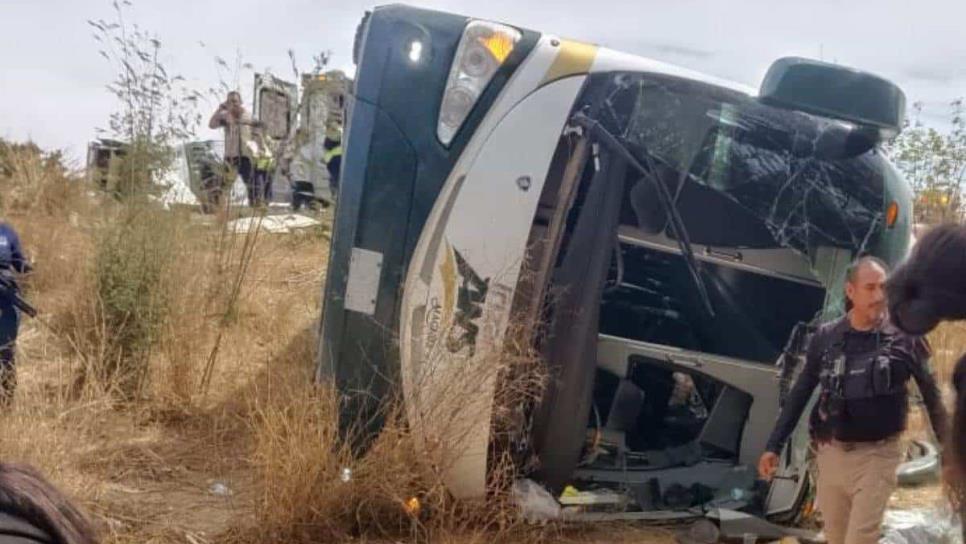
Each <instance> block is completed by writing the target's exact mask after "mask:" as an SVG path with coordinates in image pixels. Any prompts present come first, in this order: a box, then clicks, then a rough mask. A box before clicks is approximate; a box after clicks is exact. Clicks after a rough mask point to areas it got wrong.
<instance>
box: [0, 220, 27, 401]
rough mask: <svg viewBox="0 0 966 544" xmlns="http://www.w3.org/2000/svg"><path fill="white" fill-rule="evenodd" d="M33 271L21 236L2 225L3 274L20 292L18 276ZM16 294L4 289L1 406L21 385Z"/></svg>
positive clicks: (1, 292) (0, 268)
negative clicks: (16, 362)
mask: <svg viewBox="0 0 966 544" xmlns="http://www.w3.org/2000/svg"><path fill="white" fill-rule="evenodd" d="M30 269H31V267H30V264H29V263H28V262H27V259H26V258H25V257H24V254H23V249H22V248H21V246H20V237H19V236H17V232H16V231H15V230H14V229H13V227H11V226H10V225H9V224H7V223H5V222H0V274H2V275H3V276H4V277H5V278H6V279H8V280H9V283H8V284H9V285H10V286H11V288H12V289H13V290H14V291H17V290H19V287H18V286H17V283H16V276H15V274H18V273H19V274H24V273H26V272H29V271H30ZM14 294H15V293H12V292H10V291H9V290H7V289H0V404H4V405H6V404H9V403H10V400H11V399H12V398H13V391H14V389H15V388H16V386H17V374H16V370H15V368H14V352H15V348H16V345H17V330H18V329H19V328H20V312H19V310H17V308H16V307H15V306H14V304H13V296H12V295H14Z"/></svg>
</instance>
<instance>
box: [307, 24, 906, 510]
mask: <svg viewBox="0 0 966 544" xmlns="http://www.w3.org/2000/svg"><path fill="white" fill-rule="evenodd" d="M354 57H355V62H356V63H357V66H358V71H357V75H356V80H355V82H354V84H353V90H352V92H351V93H350V97H349V101H348V104H347V108H348V109H347V121H346V136H345V147H344V149H345V154H344V158H343V170H342V180H341V183H340V195H339V200H338V205H337V210H336V217H335V225H334V238H333V243H332V252H331V255H330V263H329V273H328V282H327V285H326V288H325V309H324V316H323V321H322V326H321V340H320V345H319V361H318V375H319V379H325V380H331V381H332V382H333V383H334V384H335V385H336V386H337V387H338V389H339V391H340V392H341V393H342V400H343V404H342V413H341V416H342V423H343V426H344V427H345V428H347V429H348V428H350V427H353V428H355V429H359V428H364V429H365V430H366V431H367V432H368V434H369V435H371V434H373V433H377V432H378V430H379V428H380V425H381V424H382V419H381V418H380V415H379V414H380V407H381V406H382V403H383V402H385V401H386V399H388V398H389V397H390V396H391V395H395V394H396V393H397V392H399V391H401V399H402V402H403V404H404V407H405V413H406V416H407V418H408V424H409V425H410V426H411V427H412V430H413V432H415V433H418V434H419V435H422V437H423V438H424V440H423V443H424V444H425V447H426V448H427V451H429V449H434V450H439V449H440V448H444V449H446V450H447V454H448V455H447V457H446V458H447V462H446V464H445V466H442V467H441V470H442V473H443V474H444V479H445V482H446V485H447V486H448V488H449V489H450V490H451V492H452V493H453V494H454V495H456V496H458V497H467V498H473V497H483V496H485V495H486V493H487V490H488V474H490V472H491V471H492V470H493V469H494V467H495V466H496V465H497V464H498V462H499V459H498V458H497V457H498V456H499V455H500V454H499V452H498V449H499V448H498V447H497V446H496V443H497V442H500V440H499V439H498V437H497V436H496V429H497V427H498V426H499V424H500V423H501V422H503V421H504V420H505V419H506V416H507V413H506V412H508V411H509V412H514V411H515V412H519V413H521V414H522V415H523V416H524V417H525V420H526V424H525V425H524V432H523V433H522V435H523V438H522V439H518V440H516V441H515V442H514V443H513V444H511V445H510V446H506V445H504V446H506V447H509V448H510V449H513V448H516V449H525V450H527V451H530V452H532V453H533V457H535V462H534V463H533V465H532V467H530V469H531V475H532V476H531V477H532V478H533V479H535V480H537V481H538V482H540V483H541V484H543V485H544V486H546V487H547V488H548V489H550V490H552V491H554V492H555V493H559V492H560V491H561V490H562V489H564V488H565V487H566V486H567V485H569V484H573V485H574V486H575V487H577V488H578V489H588V488H596V489H612V490H616V491H619V492H620V493H621V494H622V496H624V497H631V498H632V500H630V501H629V502H628V501H624V502H621V503H620V504H621V505H622V506H621V508H622V509H623V510H624V511H625V512H626V513H630V514H632V515H633V517H635V518H636V519H673V518H679V517H689V516H694V515H695V514H696V513H698V514H700V512H704V511H706V510H707V509H708V508H709V507H711V506H719V507H721V508H729V509H734V510H742V509H750V508H757V509H758V512H760V513H761V514H765V515H767V516H769V517H770V518H772V519H776V520H780V521H791V520H793V519H794V518H795V517H796V516H798V515H799V513H800V512H802V511H803V510H804V509H807V508H808V505H809V501H810V496H811V481H810V478H809V474H808V471H807V459H808V438H807V429H806V426H807V423H805V422H802V423H801V424H800V425H799V428H798V429H797V431H796V433H795V436H794V438H793V439H792V440H791V441H790V443H789V445H788V446H787V448H786V450H785V451H784V452H783V454H782V462H781V465H780V469H779V472H778V475H777V477H776V478H775V479H774V480H773V481H772V482H771V483H770V484H764V483H763V482H759V481H757V476H756V474H755V468H754V467H755V464H756V461H757V459H758V457H759V456H760V454H761V453H762V451H763V449H764V447H765V442H766V440H767V437H768V433H769V432H770V430H771V428H772V425H773V423H774V421H775V419H776V417H777V412H778V410H779V408H780V406H781V404H782V401H783V395H784V392H785V391H787V390H788V384H789V383H790V381H791V379H792V378H793V377H794V375H795V371H796V368H797V367H799V366H800V365H798V364H797V363H798V362H800V361H801V359H802V348H801V346H802V345H803V343H804V341H805V339H807V336H808V334H809V331H810V330H811V328H812V327H813V326H814V325H815V324H816V323H819V322H821V321H822V320H823V319H826V318H828V317H829V316H833V315H835V314H837V313H838V312H840V311H841V306H842V293H843V281H844V273H845V269H846V267H847V265H848V264H849V262H850V261H851V260H852V259H853V258H854V257H856V256H857V255H859V254H863V253H867V254H872V255H876V256H878V257H881V258H882V259H884V260H885V261H887V262H889V263H895V262H896V261H897V260H899V259H901V258H902V257H903V256H904V255H905V253H906V251H907V247H908V244H909V236H910V234H909V233H910V217H911V209H910V208H911V191H910V188H909V186H908V185H907V183H906V182H905V181H904V180H903V179H902V177H901V176H900V175H899V174H898V173H897V171H896V170H895V169H894V168H893V166H892V165H891V164H890V163H889V161H888V160H887V158H886V157H885V156H884V155H883V153H882V151H881V150H880V144H881V143H882V142H883V141H885V140H886V139H888V138H890V137H892V136H894V135H895V134H897V133H898V130H899V128H900V127H901V125H902V122H903V116H904V109H905V103H904V102H905V98H904V95H903V93H902V91H901V90H900V89H899V88H897V87H896V86H895V85H893V84H892V83H890V82H888V81H886V80H884V79H881V78H879V77H877V76H874V75H871V74H868V73H864V72H861V71H856V70H852V69H848V68H844V67H841V66H835V65H830V64H825V63H821V62H816V61H811V60H805V59H798V58H784V59H780V60H778V61H777V62H775V63H774V64H773V65H772V67H771V68H770V70H769V71H768V73H767V74H766V76H765V78H764V81H763V83H762V85H761V87H760V88H759V89H757V90H756V89H751V88H746V87H744V86H741V85H737V84H734V83H730V82H727V81H721V80H718V79H715V78H712V77H709V76H706V75H702V74H699V73H695V72H691V71H688V70H684V69H681V68H677V67H674V66H670V65H666V64H663V63H660V62H656V61H653V60H650V59H646V58H641V57H637V56H632V55H627V54H623V53H618V52H614V51H609V50H607V49H604V48H601V47H597V46H594V45H590V44H586V43H580V42H575V41H569V40H565V39H561V38H558V37H555V36H552V35H548V34H543V33H540V32H535V31H531V30H527V29H522V28H517V27H514V26H509V25H504V24H496V23H492V22H486V21H478V20H472V19H469V18H466V17H462V16H457V15H451V14H445V13H439V12H433V11H426V10H422V9H415V8H411V7H406V6H389V7H382V8H378V9H375V10H374V11H372V12H371V13H368V14H367V15H366V16H365V18H364V20H363V21H362V23H361V25H360V27H359V29H358V32H357V36H356V43H355V50H354ZM521 323H522V324H524V325H525V326H524V327H522V330H523V331H524V334H523V342H522V343H523V344H525V346H523V348H525V349H532V350H533V351H534V352H536V353H538V354H539V359H540V361H541V364H542V365H543V367H544V368H545V369H546V370H547V372H548V374H549V379H548V380H547V383H546V387H545V390H544V391H543V392H542V395H540V398H539V399H538V400H537V401H535V402H534V403H533V404H532V405H529V404H528V403H525V402H524V403H520V404H519V405H512V406H507V405H505V404H502V403H500V402H497V401H496V400H495V399H498V398H500V395H501V387H503V386H504V385H505V384H506V383H507V379H508V378H507V376H508V375H511V374H512V369H511V368H509V366H508V365H507V364H505V363H503V362H502V361H504V360H505V359H507V357H505V355H506V353H507V352H508V351H514V352H516V353H518V352H520V351H521V346H520V343H521V342H520V336H521V335H520V334H518V330H517V329H518V327H517V325H519V324H521ZM530 325H532V326H530ZM511 344H512V345H511ZM525 349H523V350H524V351H525Z"/></svg>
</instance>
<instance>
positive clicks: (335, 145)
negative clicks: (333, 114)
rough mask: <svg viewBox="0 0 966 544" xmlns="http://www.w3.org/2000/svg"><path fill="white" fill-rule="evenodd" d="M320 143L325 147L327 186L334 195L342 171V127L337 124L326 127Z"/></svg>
mask: <svg viewBox="0 0 966 544" xmlns="http://www.w3.org/2000/svg"><path fill="white" fill-rule="evenodd" d="M322 145H323V147H324V148H325V155H324V156H323V160H324V161H325V168H326V169H327V170H328V171H329V188H330V189H332V196H335V195H336V193H338V191H339V174H340V172H341V171H342V128H341V127H339V126H337V125H333V126H330V127H328V128H327V129H326V131H325V141H324V142H323V143H322Z"/></svg>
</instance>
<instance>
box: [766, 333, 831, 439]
mask: <svg viewBox="0 0 966 544" xmlns="http://www.w3.org/2000/svg"><path fill="white" fill-rule="evenodd" d="M816 339H817V337H812V341H811V342H809V345H808V352H807V354H806V356H805V368H803V369H802V373H801V374H800V375H799V376H798V379H797V380H796V381H795V385H794V386H793V387H792V390H791V391H790V392H789V393H788V399H787V401H786V402H785V406H784V408H783V409H782V412H781V415H779V416H778V422H777V423H775V429H774V430H773V431H772V433H771V437H769V439H768V445H767V446H766V447H765V449H766V450H767V451H770V452H772V453H776V454H777V453H780V452H781V450H782V448H783V447H784V446H785V442H787V441H788V437H789V436H790V435H791V434H792V431H793V430H794V429H795V425H797V424H798V420H799V419H801V417H802V412H804V411H805V406H806V405H807V404H808V399H810V398H811V396H812V392H813V391H815V387H816V386H817V385H818V382H819V377H820V375H821V372H822V358H821V354H820V353H819V347H818V345H819V343H820V342H816Z"/></svg>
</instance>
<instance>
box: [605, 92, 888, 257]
mask: <svg viewBox="0 0 966 544" xmlns="http://www.w3.org/2000/svg"><path fill="white" fill-rule="evenodd" d="M609 77H610V78H611V81H610V82H609V83H610V85H609V87H608V89H607V92H606V95H607V96H606V99H605V100H603V101H602V106H601V109H600V111H599V112H598V113H597V117H598V119H600V121H601V123H602V124H604V125H605V126H607V127H608V129H609V130H611V131H612V132H613V133H614V134H616V135H619V136H620V137H621V139H622V140H623V141H624V143H625V144H626V145H627V147H628V148H629V149H630V150H631V151H632V152H633V153H634V154H635V155H636V156H638V157H639V158H640V159H641V160H642V162H645V163H646V162H648V160H649V162H651V163H652V164H655V163H656V166H657V168H656V170H657V172H656V173H657V174H658V176H659V177H660V178H661V180H662V181H663V182H664V183H665V184H666V185H667V187H668V189H669V190H670V192H671V193H672V195H674V196H675V202H676V205H677V206H678V208H679V209H680V213H681V215H682V217H683V220H684V223H685V225H686V226H687V229H688V233H689V235H690V238H691V241H692V242H693V243H698V244H707V245H724V246H732V247H752V248H754V247H775V246H785V247H792V248H794V249H797V250H799V251H802V252H805V253H808V252H809V250H810V249H814V248H815V247H818V246H836V247H844V248H849V249H853V250H856V249H858V248H862V247H865V246H866V244H867V243H868V241H869V239H870V238H871V237H872V236H873V235H874V234H875V233H876V232H877V229H878V228H879V227H878V223H879V221H878V218H879V216H880V214H881V210H882V208H883V201H882V199H883V196H882V195H883V184H884V175H885V170H886V169H887V168H890V166H889V165H888V163H887V162H886V161H885V159H884V158H883V157H882V156H881V155H880V154H878V153H877V152H876V151H875V150H873V149H871V145H865V142H864V141H863V140H862V139H861V138H859V137H856V134H855V132H856V131H855V130H854V129H853V127H851V126H849V125H846V124H843V123H840V122H837V121H832V120H828V119H823V118H819V117H815V116H812V115H808V114H804V113H800V112H794V111H789V110H783V109H778V108H774V107H770V106H767V105H764V104H762V103H760V102H758V101H757V100H755V99H754V98H751V97H748V96H745V95H742V94H740V93H737V92H733V91H728V90H725V89H721V88H717V87H713V86H710V85H706V84H702V83H698V82H693V81H681V80H676V79H671V78H658V77H654V76H644V75H640V74H631V75H627V74H621V75H616V76H614V75H610V76H609ZM645 159H648V160H645ZM632 194H633V191H632ZM724 226H728V227H729V228H727V229H723V228H722V227H724ZM664 228H665V230H666V231H667V233H668V234H669V235H673V233H671V232H670V231H669V230H668V229H667V225H665V226H664Z"/></svg>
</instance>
